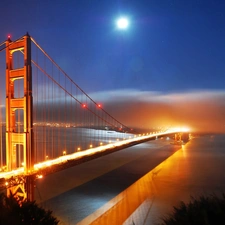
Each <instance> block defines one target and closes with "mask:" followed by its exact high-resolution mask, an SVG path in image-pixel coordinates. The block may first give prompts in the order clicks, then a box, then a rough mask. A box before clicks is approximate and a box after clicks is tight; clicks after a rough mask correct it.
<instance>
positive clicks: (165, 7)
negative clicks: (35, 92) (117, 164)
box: [0, 0, 225, 131]
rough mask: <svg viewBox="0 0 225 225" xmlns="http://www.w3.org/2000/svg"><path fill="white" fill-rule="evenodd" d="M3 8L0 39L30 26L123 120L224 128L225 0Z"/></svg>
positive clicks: (47, 2)
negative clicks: (120, 21)
mask: <svg viewBox="0 0 225 225" xmlns="http://www.w3.org/2000/svg"><path fill="white" fill-rule="evenodd" d="M0 11H1V14H0V15H1V20H0V28H1V32H0V41H4V40H5V39H6V38H7V35H8V34H10V35H11V36H12V40H15V39H17V38H19V37H21V36H23V35H24V34H26V32H29V34H30V35H31V36H32V37H33V38H34V39H35V40H36V41H37V42H38V43H39V44H40V45H41V46H42V47H43V48H44V49H45V51H46V52H47V53H48V54H49V55H50V56H51V57H52V58H53V59H54V60H55V61H56V62H57V63H58V64H59V66H60V67H61V68H63V70H64V71H65V72H66V73H67V74H68V75H69V76H71V77H72V79H73V80H74V81H75V82H76V83H77V84H78V85H79V86H80V87H81V88H82V89H83V90H85V91H86V92H87V93H88V94H89V95H90V96H92V97H93V98H94V99H96V100H98V99H99V100H101V101H103V102H104V105H105V107H106V108H107V110H108V111H109V112H110V113H112V114H113V115H115V117H117V118H118V117H119V119H120V120H122V121H121V122H123V123H125V124H126V123H128V125H129V124H131V125H133V126H138V125H140V126H144V125H145V124H146V121H147V120H148V121H150V122H149V123H147V126H150V124H152V125H153V124H154V125H157V124H160V123H161V124H170V125H173V124H176V125H180V126H183V125H191V126H193V127H195V128H199V127H201V129H203V130H205V129H208V130H213V129H212V127H214V128H215V129H214V130H217V131H225V1H224V0H214V1H210V0H123V1H122V0H120V1H119V0H115V1H111V0H89V1H88V0H78V1H76V0H74V1H73V0H54V1H53V0H20V1H19V0H1V9H0ZM119 16H127V17H128V18H129V20H130V26H129V28H128V29H127V30H119V29H118V28H117V27H116V24H115V21H116V19H117V18H118V17H119ZM1 55H2V54H1ZM1 58H2V57H1ZM115 106H116V110H115ZM128 110H129V112H131V113H132V115H130V117H129V118H132V119H130V120H129V119H128V116H127V112H128ZM125 112H126V114H125ZM155 114H157V115H158V116H157V117H156V116H155ZM134 121H135V122H134Z"/></svg>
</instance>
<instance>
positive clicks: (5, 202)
mask: <svg viewBox="0 0 225 225" xmlns="http://www.w3.org/2000/svg"><path fill="white" fill-rule="evenodd" d="M58 223H59V221H58V220H57V219H56V218H55V217H53V216H52V211H50V210H45V209H43V208H41V207H39V206H38V205H37V204H36V203H35V201H24V202H20V201H19V200H18V199H16V198H15V197H14V196H13V195H12V194H11V195H10V196H9V197H7V196H6V195H5V194H0V225H57V224H58Z"/></svg>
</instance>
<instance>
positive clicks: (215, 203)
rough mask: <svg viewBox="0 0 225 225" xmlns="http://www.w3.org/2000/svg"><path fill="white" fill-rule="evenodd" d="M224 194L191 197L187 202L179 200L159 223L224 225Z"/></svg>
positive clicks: (162, 224) (165, 224) (166, 224)
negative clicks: (177, 204)
mask: <svg viewBox="0 0 225 225" xmlns="http://www.w3.org/2000/svg"><path fill="white" fill-rule="evenodd" d="M224 224H225V194H224V193H223V194H222V196H221V197H218V196H216V195H210V196H207V197H206V196H200V197H199V198H193V197H191V201H190V202H189V203H188V204H185V203H184V202H181V203H180V205H179V207H174V210H173V213H172V214H171V215H170V216H169V217H166V218H164V219H163V223H161V225H224Z"/></svg>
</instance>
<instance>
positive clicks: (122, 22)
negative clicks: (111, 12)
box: [116, 17, 129, 30]
mask: <svg viewBox="0 0 225 225" xmlns="http://www.w3.org/2000/svg"><path fill="white" fill-rule="evenodd" d="M116 25H117V28H118V29H121V30H126V29H127V28H128V27H129V20H128V19H127V18H126V17H121V18H119V19H118V20H117V21H116Z"/></svg>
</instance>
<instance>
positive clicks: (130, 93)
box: [91, 89, 225, 132]
mask: <svg viewBox="0 0 225 225" xmlns="http://www.w3.org/2000/svg"><path fill="white" fill-rule="evenodd" d="M91 96H92V97H93V99H98V101H101V102H103V103H104V104H103V105H104V108H105V110H106V111H107V112H109V113H110V114H112V115H113V116H114V117H115V118H117V119H118V120H119V121H120V122H122V123H124V124H125V125H127V126H132V127H140V128H147V129H148V128H151V127H155V126H181V127H182V126H189V127H191V128H192V129H193V130H194V131H198V132H225V91H224V90H219V91H214V90H193V91H188V92H183V93H181V92H179V93H160V92H148V91H139V90H135V89H124V90H111V91H106V92H98V93H92V94H91Z"/></svg>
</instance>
